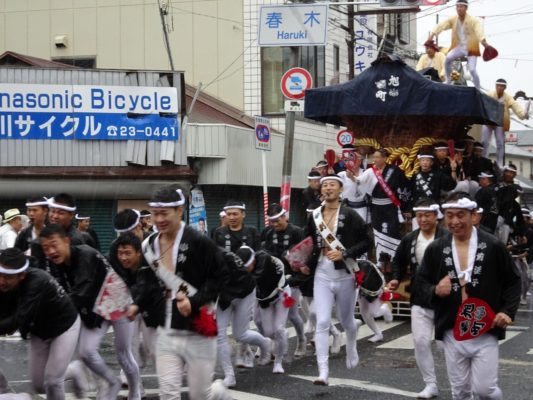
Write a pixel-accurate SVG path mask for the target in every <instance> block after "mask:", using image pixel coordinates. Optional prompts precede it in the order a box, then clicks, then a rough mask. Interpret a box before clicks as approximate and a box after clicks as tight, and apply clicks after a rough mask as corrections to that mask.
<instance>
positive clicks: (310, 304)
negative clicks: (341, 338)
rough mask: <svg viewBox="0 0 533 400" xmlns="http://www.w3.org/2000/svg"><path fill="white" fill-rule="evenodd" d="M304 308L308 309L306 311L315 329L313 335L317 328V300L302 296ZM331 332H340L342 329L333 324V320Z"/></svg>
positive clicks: (333, 333)
mask: <svg viewBox="0 0 533 400" xmlns="http://www.w3.org/2000/svg"><path fill="white" fill-rule="evenodd" d="M302 310H307V311H306V312H307V315H308V318H309V322H310V324H311V327H312V329H313V335H314V333H315V329H316V308H315V302H314V300H313V298H312V297H307V296H304V297H303V298H302ZM329 333H330V334H331V335H338V334H340V331H339V330H338V329H337V327H336V326H335V325H334V324H333V322H332V323H331V325H330V326H329ZM313 340H314V338H313Z"/></svg>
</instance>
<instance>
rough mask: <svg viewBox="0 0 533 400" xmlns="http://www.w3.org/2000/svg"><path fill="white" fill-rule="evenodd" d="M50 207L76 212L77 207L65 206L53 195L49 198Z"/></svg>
mask: <svg viewBox="0 0 533 400" xmlns="http://www.w3.org/2000/svg"><path fill="white" fill-rule="evenodd" d="M48 207H50V208H58V209H60V210H65V211H68V212H75V211H76V207H69V206H65V205H63V204H59V203H56V200H55V199H54V198H53V197H52V198H51V199H48Z"/></svg>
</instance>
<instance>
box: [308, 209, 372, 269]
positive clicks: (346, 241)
mask: <svg viewBox="0 0 533 400" xmlns="http://www.w3.org/2000/svg"><path fill="white" fill-rule="evenodd" d="M321 209H322V210H324V206H322V208H321ZM304 236H306V237H307V236H311V237H312V238H313V254H312V256H311V260H310V262H309V267H310V268H311V271H312V272H313V273H314V271H315V269H316V266H317V264H318V258H319V256H320V252H321V250H322V247H324V246H325V243H324V239H323V238H322V236H321V235H320V232H319V231H318V228H317V227H316V225H315V221H314V219H313V215H309V216H308V217H307V224H306V227H305V230H304ZM335 236H336V237H337V239H338V240H339V241H340V242H341V243H342V244H343V246H344V247H345V248H346V251H345V252H344V254H343V258H344V259H346V258H352V259H354V260H355V259H357V258H358V257H360V256H362V255H363V254H365V253H366V252H367V251H368V249H369V248H370V245H371V241H370V238H369V236H368V228H367V226H366V224H365V221H363V219H362V218H361V216H360V215H359V214H357V212H356V211H354V210H352V209H351V208H350V207H347V206H345V205H341V206H340V209H339V216H338V222H337V232H336V234H335ZM335 269H345V270H346V273H349V271H348V269H347V267H346V263H345V262H344V260H341V261H335Z"/></svg>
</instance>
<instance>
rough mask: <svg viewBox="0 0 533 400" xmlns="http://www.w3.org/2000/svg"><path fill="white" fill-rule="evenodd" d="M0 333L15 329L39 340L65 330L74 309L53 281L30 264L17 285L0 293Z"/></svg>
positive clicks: (66, 296)
mask: <svg viewBox="0 0 533 400" xmlns="http://www.w3.org/2000/svg"><path fill="white" fill-rule="evenodd" d="M0 308H1V309H2V311H1V312H0V335H5V334H10V333H13V332H14V331H15V330H17V329H18V330H19V331H20V334H21V336H22V337H23V338H24V339H26V338H27V337H28V334H30V335H32V336H36V337H38V338H40V339H42V340H47V339H53V338H55V337H57V336H59V335H61V334H63V333H64V332H66V331H67V330H68V329H69V328H70V327H71V326H72V324H73V323H74V322H75V321H76V318H78V311H77V310H76V307H75V306H74V304H73V303H72V301H71V299H70V298H69V296H68V295H67V294H66V293H65V291H64V290H63V288H62V287H61V286H60V285H59V284H58V283H57V281H56V280H55V279H54V278H53V277H51V276H50V275H49V274H48V273H46V272H45V271H42V270H40V269H37V268H32V267H30V268H29V269H28V270H27V272H26V277H25V278H24V280H23V281H22V282H21V283H20V286H19V287H18V288H17V289H15V290H14V291H12V292H6V293H2V292H0Z"/></svg>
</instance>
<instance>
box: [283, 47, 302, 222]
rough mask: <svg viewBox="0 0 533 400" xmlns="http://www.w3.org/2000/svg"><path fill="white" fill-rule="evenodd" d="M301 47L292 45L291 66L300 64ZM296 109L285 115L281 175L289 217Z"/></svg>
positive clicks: (284, 206)
mask: <svg viewBox="0 0 533 400" xmlns="http://www.w3.org/2000/svg"><path fill="white" fill-rule="evenodd" d="M299 53H300V52H299V48H298V47H291V54H290V58H289V67H291V68H292V67H295V66H296V65H298V58H299V55H300V54H299ZM294 124H295V113H294V111H286V115H285V144H284V147H283V167H282V172H281V174H282V177H281V198H280V205H281V208H283V209H284V210H286V211H287V217H289V214H290V211H291V177H292V149H293V147H294Z"/></svg>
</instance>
